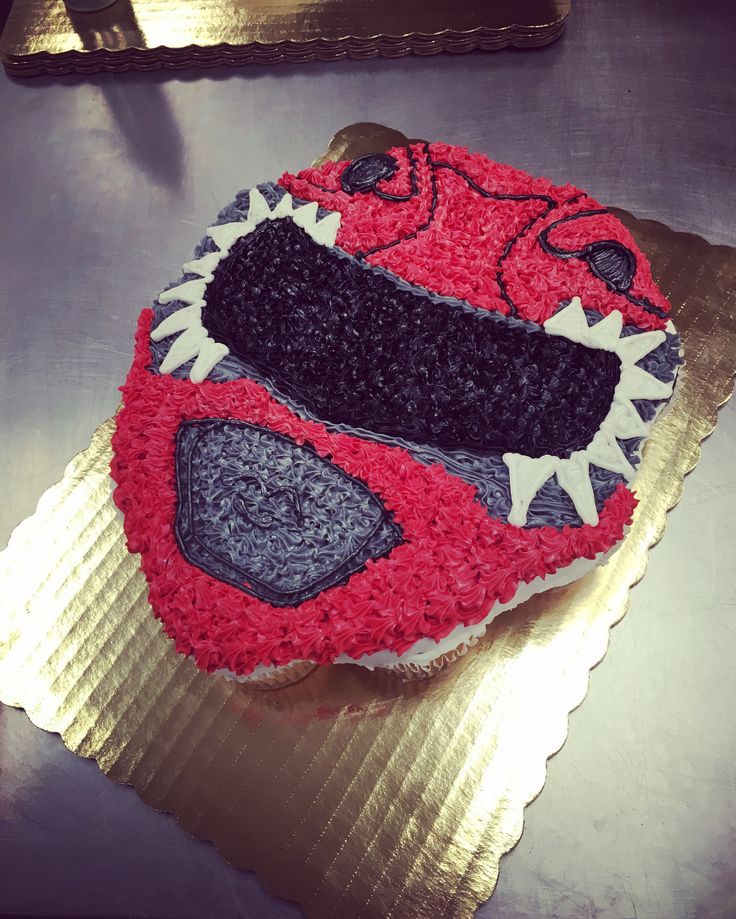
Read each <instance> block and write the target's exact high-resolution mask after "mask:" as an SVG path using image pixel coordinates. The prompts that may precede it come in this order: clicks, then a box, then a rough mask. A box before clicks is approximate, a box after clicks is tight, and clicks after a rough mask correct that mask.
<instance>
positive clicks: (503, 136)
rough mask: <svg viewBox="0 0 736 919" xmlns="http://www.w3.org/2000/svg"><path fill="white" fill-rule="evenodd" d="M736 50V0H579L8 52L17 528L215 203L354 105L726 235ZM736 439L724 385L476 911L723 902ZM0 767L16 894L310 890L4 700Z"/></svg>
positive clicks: (315, 141)
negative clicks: (228, 856) (264, 51)
mask: <svg viewBox="0 0 736 919" xmlns="http://www.w3.org/2000/svg"><path fill="white" fill-rule="evenodd" d="M735 48H736V9H735V8H734V7H733V5H727V4H725V3H724V4H720V5H719V4H715V3H708V2H703V3H700V4H695V3H693V2H688V3H682V2H674V0H670V2H664V0H660V2H655V0H646V2H644V0H641V2H635V0H618V2H616V3H606V2H604V0H578V2H577V4H576V7H575V9H574V13H573V16H572V17H571V19H570V21H569V26H568V30H567V34H566V35H565V36H564V37H563V39H562V40H561V41H560V42H559V43H557V44H555V45H552V46H550V47H548V48H546V49H543V50H537V51H532V52H514V51H508V52H501V53H494V54H486V55H484V54H473V55H470V56H460V57H452V56H449V55H443V56H440V57H436V58H424V59H419V58H416V59H405V60H400V61H391V62H388V61H368V62H365V63H347V62H346V63H341V64H334V65H317V64H315V65H306V66H304V65H300V66H275V67H273V68H271V69H256V68H252V69H249V70H244V71H240V72H238V71H221V72H216V73H210V74H202V73H192V74H188V73H178V74H176V75H175V76H168V75H165V74H141V75H134V74H128V75H123V76H116V77H109V76H99V77H92V78H72V77H69V78H63V79H57V80H49V79H36V80H29V81H28V82H26V83H14V82H12V81H10V80H9V79H7V78H6V77H4V76H3V77H0V111H1V112H2V115H3V117H2V123H3V142H2V145H0V202H1V216H0V220H1V221H2V231H3V233H2V252H1V254H0V310H2V323H1V324H0V340H1V341H2V348H1V354H2V362H1V363H0V430H1V431H2V437H1V438H0V468H2V474H3V479H4V482H3V484H4V488H3V500H2V503H1V504H0V544H3V545H4V544H5V541H6V540H7V537H8V535H9V533H10V531H11V529H12V527H13V526H14V525H15V524H16V523H17V522H18V521H20V520H21V519H22V518H23V517H25V516H27V515H28V514H30V513H31V512H32V511H33V509H34V506H35V503H36V500H37V498H38V497H39V495H40V494H41V493H42V492H43V491H44V489H45V488H47V487H48V486H49V485H50V484H51V483H53V482H54V481H56V480H57V479H58V478H59V477H60V476H61V474H62V472H63V469H64V466H65V464H66V463H67V461H68V460H69V459H70V458H71V457H72V456H73V455H74V454H75V453H76V452H77V451H79V450H80V449H82V448H83V447H85V446H86V445H87V443H88V442H89V437H90V434H91V432H92V431H93V430H94V428H95V427H96V426H97V424H99V423H100V422H101V421H103V420H104V419H105V418H107V417H108V416H109V415H110V414H111V412H112V411H113V410H114V409H115V406H116V404H117V401H118V393H117V390H116V386H117V384H118V383H119V382H120V381H122V379H123V377H124V375H125V373H126V371H127V369H128V364H129V361H130V354H131V338H132V333H133V326H134V322H135V319H136V316H137V314H138V311H139V309H140V308H141V306H143V305H145V304H147V303H148V302H149V301H150V299H151V296H152V295H153V294H155V292H156V291H158V290H159V289H160V288H161V285H162V283H165V282H166V281H167V280H168V279H170V278H175V277H177V276H178V273H179V266H180V265H181V261H182V255H183V254H185V253H187V252H188V251H190V249H191V248H192V245H193V244H194V243H195V242H196V241H197V240H198V239H199V237H200V235H201V228H202V227H204V226H205V225H206V224H207V222H208V221H209V219H210V218H211V217H212V216H213V214H214V213H215V212H216V211H217V209H218V208H219V207H220V206H221V205H222V204H223V203H224V202H226V201H228V200H230V199H231V198H232V196H233V192H234V191H235V190H236V189H238V188H241V187H243V186H247V185H249V184H251V183H254V182H256V181H259V180H262V179H264V178H266V177H269V176H273V177H278V176H279V175H280V173H281V172H282V171H283V170H285V169H287V168H288V169H293V168H295V167H298V166H300V165H303V164H305V163H308V162H309V161H310V160H311V159H312V158H313V156H314V155H315V154H317V153H318V152H320V151H321V150H322V149H323V148H324V146H325V143H326V141H327V140H328V139H329V138H330V136H331V135H332V134H333V133H334V131H335V130H336V129H338V128H340V127H341V126H343V125H345V124H348V123H350V122H353V121H363V120H372V121H378V122H382V123H385V124H389V125H393V126H395V127H398V128H400V129H401V130H403V131H405V132H406V133H407V134H409V135H410V136H420V137H435V138H443V139H447V140H450V141H452V142H455V143H461V144H466V145H468V146H470V147H471V148H473V149H476V150H480V151H483V152H486V153H488V154H490V155H491V156H493V157H494V158H496V159H500V160H502V161H509V162H512V163H514V164H516V165H517V166H520V167H522V168H524V169H528V170H529V171H531V172H534V173H543V174H546V175H548V176H550V177H551V178H553V179H556V180H566V179H569V180H571V181H573V182H575V183H577V184H579V185H580V186H582V187H583V188H586V189H588V190H590V191H591V192H592V193H593V194H594V195H595V196H596V197H597V198H598V199H600V200H602V201H606V202H608V203H611V204H616V205H618V206H622V207H625V208H627V209H629V210H630V211H632V212H633V213H635V214H636V215H638V216H640V217H652V218H656V219H659V220H663V221H665V222H666V223H668V224H669V225H670V226H671V227H673V228H675V229H683V230H689V231H693V232H696V233H700V234H702V235H703V236H705V237H706V238H707V239H709V240H711V241H712V242H716V243H726V244H730V245H736V217H735V216H734V215H736V163H735V158H736V154H735V153H734V150H735V145H736V72H735V70H736V67H735V65H734V49H735ZM735 446H736V408H735V407H734V406H733V405H732V406H731V407H730V408H729V407H727V408H725V409H724V410H723V411H722V412H721V419H720V424H719V428H718V431H717V434H716V436H715V437H714V438H713V439H712V440H711V441H710V442H708V443H707V444H706V446H705V450H704V455H703V460H702V462H701V464H700V465H699V467H698V468H697V469H696V471H695V472H694V473H693V474H692V475H691V476H690V477H689V479H688V481H687V483H686V489H685V495H684V497H683V499H682V502H681V503H680V506H679V507H678V508H676V509H675V510H674V511H673V513H672V514H671V515H670V520H669V526H668V530H667V534H666V538H665V540H664V542H663V543H662V544H661V545H660V546H659V547H657V548H656V549H655V550H654V551H653V553H652V555H651V562H650V567H649V572H648V574H647V576H646V578H645V580H644V581H643V583H642V584H641V585H639V586H638V587H637V588H636V589H635V590H634V592H633V595H632V607H631V611H630V613H629V615H628V616H627V618H626V619H625V620H624V622H623V624H622V625H620V626H619V627H618V628H617V629H616V630H615V632H614V633H613V640H612V646H611V650H610V652H609V654H608V657H607V658H606V660H605V662H604V664H603V665H602V666H601V667H600V668H599V669H598V670H596V671H595V672H594V673H593V676H592V679H591V687H590V693H589V695H588V698H587V700H586V702H585V703H584V704H583V706H582V708H581V710H580V711H578V712H576V713H575V714H574V715H573V716H572V719H571V724H570V738H569V740H568V742H567V744H566V745H565V747H564V749H563V751H562V752H561V753H560V754H559V755H558V756H557V757H555V758H554V760H553V761H552V762H551V763H550V767H549V777H548V782H547V786H546V788H545V790H544V792H543V794H542V795H541V797H540V798H539V799H538V800H537V801H536V802H535V803H534V804H533V805H532V806H531V807H530V808H529V809H528V810H527V814H526V817H527V819H526V830H525V832H524V836H523V838H522V840H521V843H520V844H519V846H518V847H517V849H516V850H515V851H514V852H513V853H512V854H511V855H509V856H508V857H507V858H505V859H504V861H503V863H502V867H501V878H500V881H499V884H498V888H497V891H496V894H495V896H494V897H493V899H492V901H491V902H490V903H488V904H486V905H485V906H484V907H483V908H482V909H481V910H480V912H479V916H481V917H486V919H490V917H494V919H512V917H514V919H517V917H518V919H521V917H534V919H551V917H565V919H567V917H570V919H582V917H596V919H629V917H631V919H634V917H636V919H685V917H688V919H689V917H698V919H706V917H713V919H715V917H721V919H729V917H734V916H736V868H735V866H736V771H735V768H734V761H735V760H736V720H735V719H734V717H733V704H734V703H733V700H734V699H735V698H736V668H734V666H733V661H734V643H735V640H736V619H734V606H735V605H736V603H735V601H736V563H735V562H734V544H735V541H734V537H735V536H736V522H735V521H736V516H735V514H734V512H735V511H736V466H735V465H734V463H733V451H734V447H735ZM0 771H1V776H0V914H1V915H9V914H21V915H29V914H42V915H49V916H70V915H76V916H115V917H120V916H136V917H142V916H148V917H156V919H161V917H173V916H176V917H181V919H188V917H197V919H203V917H209V916H213V917H214V916H217V917H218V919H227V917H274V919H276V917H279V919H280V917H286V916H294V917H296V916H299V915H301V913H300V910H299V909H298V908H297V907H296V906H294V905H293V904H288V903H284V902H282V901H279V900H275V899H274V898H272V897H270V896H268V895H267V894H266V893H264V892H263V890H262V889H261V887H260V885H259V883H258V881H257V880H256V879H255V878H254V877H253V876H251V875H249V874H247V873H243V872H239V871H236V870H234V869H232V868H230V867H228V866H227V865H226V864H225V863H224V862H223V861H222V860H221V859H220V858H219V856H218V855H217V854H216V852H215V851H214V849H213V848H212V847H211V846H209V845H206V844H203V843H200V842H197V841H194V840H192V839H190V838H189V837H187V836H186V835H185V834H184V833H183V832H182V831H181V830H180V829H179V828H178V826H177V825H176V823H175V822H174V820H173V818H171V817H168V816H163V815H161V814H158V813H154V812H153V811H151V810H149V809H148V808H147V807H146V806H145V805H144V804H142V803H141V802H140V801H139V800H138V798H137V797H136V795H135V794H134V793H133V792H132V791H130V790H128V789H125V788H121V787H119V786H117V785H115V784H114V783H113V782H111V781H110V780H109V779H107V778H106V777H105V776H103V775H102V774H101V773H100V771H99V770H98V768H97V766H96V765H95V764H94V763H92V762H89V761H85V760H81V759H78V758H77V757H75V756H73V755H72V754H71V753H69V752H68V751H67V750H66V749H65V748H64V746H63V745H62V743H61V741H60V740H59V738H58V737H57V736H52V735H50V734H46V733H44V732H43V731H40V730H37V729H36V728H34V727H33V726H32V725H31V724H30V723H29V722H28V720H27V718H26V716H25V714H23V713H22V712H18V711H13V710H10V709H7V708H0ZM346 919H350V917H346Z"/></svg>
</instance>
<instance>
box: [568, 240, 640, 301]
mask: <svg viewBox="0 0 736 919" xmlns="http://www.w3.org/2000/svg"><path fill="white" fill-rule="evenodd" d="M580 257H581V258H582V259H583V260H584V261H586V262H587V263H588V267H589V268H590V270H591V271H592V272H593V274H594V275H595V276H596V277H597V278H600V279H601V281H605V283H606V284H608V285H609V286H610V287H611V288H613V290H618V291H626V290H628V289H629V288H630V287H631V282H632V281H633V279H634V275H635V273H636V259H635V258H634V254H633V252H632V251H631V250H630V249H628V248H627V247H626V246H624V245H622V244H621V243H617V242H612V241H611V240H606V241H605V242H599V243H590V245H588V246H586V247H585V249H584V251H583V252H582V254H581V256H580Z"/></svg>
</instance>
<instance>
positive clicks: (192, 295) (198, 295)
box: [158, 281, 207, 304]
mask: <svg viewBox="0 0 736 919" xmlns="http://www.w3.org/2000/svg"><path fill="white" fill-rule="evenodd" d="M206 286H207V285H206V284H205V282H204V281H185V282H184V283H183V284H179V285H178V286H177V287H170V288H169V289H168V290H164V291H163V292H162V293H160V294H159V295H158V302H159V303H164V304H166V303H173V302H174V300H181V301H182V302H184V303H195V302H196V301H197V300H201V299H202V298H203V297H204V291H205V288H206Z"/></svg>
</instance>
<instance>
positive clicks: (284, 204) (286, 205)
mask: <svg viewBox="0 0 736 919" xmlns="http://www.w3.org/2000/svg"><path fill="white" fill-rule="evenodd" d="M293 210H294V202H293V198H292V197H291V195H290V194H289V192H288V191H287V192H286V194H285V195H284V197H283V198H282V199H281V200H280V201H279V202H278V204H277V205H276V207H275V208H274V209H273V210H272V211H271V219H272V220H277V219H278V218H279V217H290V216H291V214H292V211H293Z"/></svg>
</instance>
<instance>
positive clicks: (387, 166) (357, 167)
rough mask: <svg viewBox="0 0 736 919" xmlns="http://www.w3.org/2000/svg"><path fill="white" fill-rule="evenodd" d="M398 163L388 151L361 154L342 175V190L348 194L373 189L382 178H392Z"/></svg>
mask: <svg viewBox="0 0 736 919" xmlns="http://www.w3.org/2000/svg"><path fill="white" fill-rule="evenodd" d="M397 169H398V163H397V162H396V160H395V159H394V158H393V156H389V154H388V153H367V154H366V155H365V156H359V157H358V158H357V159H355V160H353V162H352V163H351V164H350V165H349V166H348V167H347V169H346V170H345V171H344V172H343V174H342V175H341V176H340V185H341V186H342V190H343V191H344V192H346V193H347V194H348V195H354V194H356V193H357V192H361V191H363V192H365V191H371V190H372V189H373V188H374V187H375V185H376V184H377V183H378V182H380V181H381V180H382V179H390V178H391V177H392V176H393V175H394V173H395V172H396V170H397Z"/></svg>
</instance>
